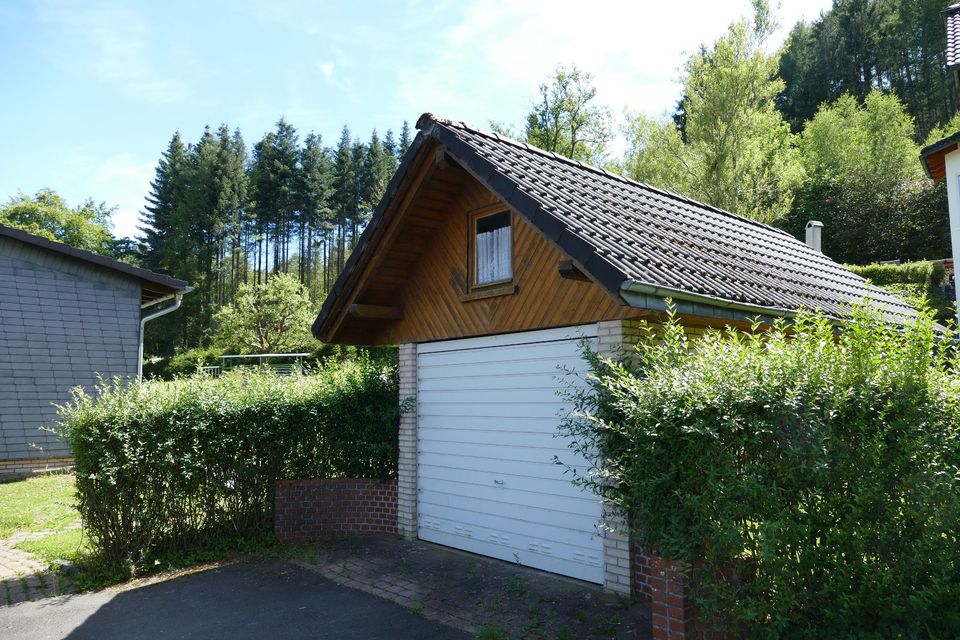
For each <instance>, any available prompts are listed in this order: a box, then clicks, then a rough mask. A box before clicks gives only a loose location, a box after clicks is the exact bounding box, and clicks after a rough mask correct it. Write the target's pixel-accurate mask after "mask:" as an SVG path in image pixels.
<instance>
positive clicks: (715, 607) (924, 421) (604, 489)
mask: <svg viewBox="0 0 960 640" xmlns="http://www.w3.org/2000/svg"><path fill="white" fill-rule="evenodd" d="M837 329H838V328H837V327H835V326H834V325H832V324H831V323H830V322H828V321H827V320H826V319H824V318H823V317H819V316H813V315H801V316H800V317H799V318H797V319H796V320H795V321H794V322H793V323H792V324H791V325H790V326H789V327H788V326H787V325H785V324H780V325H778V326H776V327H774V328H773V329H771V330H769V331H766V332H762V333H760V332H759V330H758V333H757V334H755V335H750V334H745V333H737V332H733V331H729V332H726V333H719V332H711V333H708V334H707V335H706V336H705V337H703V338H702V340H700V341H697V342H689V341H688V338H687V337H686V336H685V335H684V331H683V328H682V327H681V326H680V325H679V323H678V322H677V320H676V319H671V320H670V322H668V323H667V324H666V325H664V326H663V327H661V328H660V329H657V330H654V329H652V328H649V329H648V331H647V335H646V337H645V338H644V339H643V340H641V343H640V345H639V346H638V348H637V351H636V356H635V359H633V360H632V361H630V362H624V363H613V362H609V361H603V360H601V359H598V358H597V357H596V356H594V355H591V360H592V362H593V364H594V368H595V371H596V375H595V376H594V377H593V379H592V383H593V387H594V390H595V393H592V394H580V395H578V396H577V397H576V400H577V402H578V406H579V409H580V411H579V412H578V413H577V414H576V415H574V416H573V417H571V418H570V419H568V421H567V422H566V424H565V426H564V429H565V431H566V432H567V433H569V434H572V435H573V436H574V439H575V442H576V445H575V446H576V447H577V448H578V449H580V450H581V451H582V452H584V453H585V455H587V456H588V457H589V458H590V459H591V460H592V461H593V463H594V465H595V467H596V470H597V472H596V473H595V474H594V475H592V476H581V477H580V478H579V482H581V483H583V484H585V485H587V486H590V487H591V488H592V489H593V490H594V491H597V492H598V493H601V494H603V495H605V496H606V497H607V498H608V499H610V500H612V501H613V502H615V503H617V504H619V505H620V506H621V507H622V508H623V509H624V510H625V512H626V513H629V514H631V515H632V517H633V518H635V521H636V522H637V523H639V524H640V529H639V532H638V534H637V535H638V536H639V543H640V544H642V545H643V546H644V547H645V548H652V549H657V550H659V552H660V553H662V554H663V555H664V556H665V557H668V558H672V559H676V560H679V561H681V562H683V563H685V565H686V566H688V567H694V568H695V569H690V575H691V578H692V585H693V586H692V589H693V595H694V599H695V601H696V603H697V606H698V607H699V609H700V611H701V614H702V615H703V616H704V618H705V619H710V618H711V616H712V617H713V619H715V620H720V621H723V622H724V623H725V624H728V625H731V626H733V627H735V628H736V629H737V630H738V631H740V632H741V633H743V635H748V636H752V637H760V638H779V637H791V638H823V637H863V638H880V637H956V636H957V634H960V610H958V609H957V606H956V603H957V602H958V601H960V376H958V375H957V373H956V370H955V369H954V368H952V367H953V365H954V364H956V363H954V362H948V361H947V359H946V356H944V355H943V354H941V353H940V352H939V351H938V342H937V340H936V338H935V333H934V331H933V327H932V324H931V322H930V321H929V320H927V319H925V318H922V319H919V320H918V321H917V322H916V323H915V324H913V325H911V326H908V327H905V328H903V327H900V328H897V327H890V326H887V325H884V324H882V323H880V322H879V321H878V320H877V319H876V318H875V317H873V316H871V315H870V314H868V313H866V312H863V311H857V312H856V313H855V314H854V315H853V317H852V318H851V319H849V320H847V321H844V322H843V323H842V324H841V325H840V326H839V330H837Z"/></svg>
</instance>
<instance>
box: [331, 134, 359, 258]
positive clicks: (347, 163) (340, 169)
mask: <svg viewBox="0 0 960 640" xmlns="http://www.w3.org/2000/svg"><path fill="white" fill-rule="evenodd" d="M351 150H352V149H351V141H350V129H349V128H347V126H346V125H344V126H343V131H342V132H341V133H340V142H339V143H338V144H337V151H336V155H335V156H334V160H333V208H334V211H335V221H336V223H335V224H336V230H335V233H336V263H337V274H339V273H340V271H341V270H342V269H343V264H344V262H345V260H346V258H345V254H346V248H347V245H346V236H347V225H348V224H350V222H351V221H352V220H353V216H354V211H355V206H356V181H357V180H356V173H357V170H356V166H355V165H354V163H353V154H352V153H351Z"/></svg>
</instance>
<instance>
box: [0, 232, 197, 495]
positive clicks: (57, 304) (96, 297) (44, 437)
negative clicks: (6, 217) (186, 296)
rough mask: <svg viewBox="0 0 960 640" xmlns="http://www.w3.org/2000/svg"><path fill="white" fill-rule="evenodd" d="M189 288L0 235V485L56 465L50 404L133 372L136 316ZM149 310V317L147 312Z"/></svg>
mask: <svg viewBox="0 0 960 640" xmlns="http://www.w3.org/2000/svg"><path fill="white" fill-rule="evenodd" d="M188 290H189V287H188V286H187V283H186V282H183V281H181V280H175V279H173V278H170V277H167V276H163V275H160V274H157V273H153V272H152V271H147V270H146V269H138V268H136V267H132V266H130V265H127V264H124V263H122V262H118V261H116V260H111V259H109V258H104V257H103V256H99V255H96V254H94V253H90V252H87V251H81V250H79V249H75V248H73V247H70V246H67V245H64V244H61V243H58V242H51V241H49V240H47V239H45V238H41V237H38V236H34V235H31V234H28V233H24V232H22V231H19V230H16V229H11V228H9V227H4V226H0V477H3V476H5V475H11V474H14V475H18V474H21V473H24V472H29V471H33V470H42V469H44V468H55V467H58V466H62V465H63V463H64V461H65V459H67V457H68V456H69V451H68V449H67V447H66V445H65V443H63V442H62V441H61V440H60V439H59V438H57V437H56V436H55V435H54V434H52V433H50V432H48V431H45V430H43V429H42V427H45V426H49V425H51V424H52V423H53V421H54V419H55V417H56V408H55V406H54V404H55V403H63V402H65V401H66V400H68V399H69V396H70V389H71V388H73V387H75V386H77V385H83V386H85V387H87V388H90V387H92V385H94V384H95V383H96V381H97V376H98V375H102V376H105V377H107V378H110V377H113V376H122V377H133V376H136V375H137V373H138V362H139V348H140V340H141V331H142V326H141V314H142V313H144V311H143V309H145V308H147V307H152V306H153V305H157V304H158V303H163V302H164V301H167V300H173V301H175V302H172V303H168V304H176V303H177V302H176V301H178V297H179V296H180V295H182V294H183V293H184V292H186V291H188ZM149 311H151V310H148V312H149Z"/></svg>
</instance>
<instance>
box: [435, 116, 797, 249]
mask: <svg viewBox="0 0 960 640" xmlns="http://www.w3.org/2000/svg"><path fill="white" fill-rule="evenodd" d="M431 122H433V123H436V124H440V125H443V126H446V127H453V128H456V129H464V130H466V131H470V132H471V133H475V134H477V135H481V136H484V137H486V138H493V139H495V140H498V141H500V142H505V143H507V144H511V145H513V146H515V147H520V148H521V149H526V150H528V151H531V152H533V153H536V154H538V155H542V156H546V157H548V158H553V159H554V160H558V161H560V162H563V163H565V164H570V165H574V166H577V167H580V168H581V169H585V170H587V171H590V172H592V173H597V174H600V175H603V176H606V177H608V178H612V179H614V180H617V181H619V182H623V183H626V184H629V185H632V186H635V187H639V188H641V189H646V190H647V191H651V192H653V193H659V194H661V195H663V196H666V197H667V198H672V199H674V200H679V201H680V202H684V203H686V204H692V205H695V206H698V207H704V208H706V209H710V210H711V211H715V212H717V213H719V214H721V215H724V216H729V217H731V218H735V219H737V220H741V221H743V222H746V223H748V224H752V225H755V226H758V227H761V228H763V229H769V230H770V231H773V232H775V233H777V234H781V235H785V236H788V237H790V238H793V239H794V240H797V238H795V237H794V236H793V234H790V233H787V232H786V231H784V230H783V229H778V228H777V227H774V226H773V225H769V224H766V223H763V222H760V221H759V220H754V219H752V218H748V217H746V216H742V215H740V214H738V213H733V212H732V211H727V210H726V209H723V208H721V207H717V206H715V205H712V204H708V203H706V202H701V201H699V200H695V199H693V198H691V197H689V196H685V195H682V194H679V193H676V192H674V191H670V190H669V189H661V188H659V187H654V186H652V185H649V184H646V183H644V182H640V181H639V180H633V179H632V178H628V177H626V176H623V175H620V174H619V173H613V172H612V171H608V170H607V169H602V168H600V167H595V166H594V165H592V164H587V163H585V162H581V161H580V160H574V159H573V158H568V157H567V156H564V155H560V154H559V153H554V152H552V151H547V150H545V149H541V148H540V147H536V146H534V145H532V144H529V143H526V142H520V141H519V140H514V139H513V138H510V137H508V136H504V135H502V134H499V133H494V132H490V131H484V130H483V129H478V128H477V127H474V126H472V125H470V124H467V123H466V122H464V121H463V120H451V119H449V118H443V117H441V116H436V115H434V114H432V113H430V112H429V111H428V112H425V113H424V114H423V115H421V116H420V117H419V118H418V119H417V125H416V127H417V129H423V128H425V127H426V126H427V125H428V124H429V123H431ZM798 242H799V240H798Z"/></svg>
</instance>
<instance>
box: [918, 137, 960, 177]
mask: <svg viewBox="0 0 960 640" xmlns="http://www.w3.org/2000/svg"><path fill="white" fill-rule="evenodd" d="M958 144H960V132H957V133H955V134H953V135H952V136H948V137H946V138H944V139H943V140H939V141H937V142H934V143H933V144H931V145H927V146H926V147H924V148H923V149H921V150H920V162H921V163H922V164H923V170H924V172H926V174H927V177H928V178H930V179H931V180H933V181H934V182H943V181H944V180H946V179H947V162H946V158H947V155H948V154H950V153H953V152H954V151H956V150H957V145H958Z"/></svg>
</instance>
